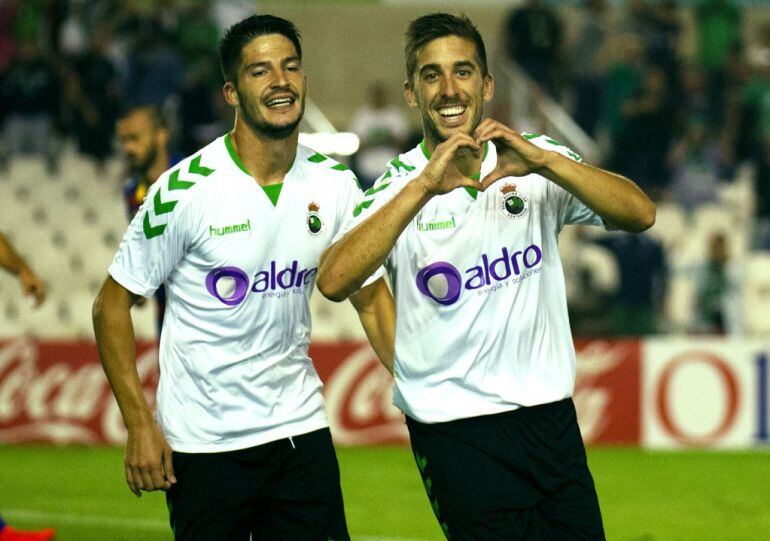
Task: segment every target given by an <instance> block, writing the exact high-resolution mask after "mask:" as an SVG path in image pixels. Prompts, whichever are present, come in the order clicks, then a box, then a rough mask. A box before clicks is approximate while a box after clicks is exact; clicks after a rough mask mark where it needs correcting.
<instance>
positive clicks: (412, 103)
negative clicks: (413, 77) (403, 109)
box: [404, 79, 417, 109]
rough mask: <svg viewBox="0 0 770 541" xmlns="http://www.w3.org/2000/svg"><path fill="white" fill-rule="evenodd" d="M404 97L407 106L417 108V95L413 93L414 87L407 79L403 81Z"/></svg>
mask: <svg viewBox="0 0 770 541" xmlns="http://www.w3.org/2000/svg"><path fill="white" fill-rule="evenodd" d="M404 99H405V100H406V104H407V105H408V106H409V107H411V108H412V109H417V96H415V95H414V89H413V88H412V85H411V83H410V82H409V79H407V80H406V81H404Z"/></svg>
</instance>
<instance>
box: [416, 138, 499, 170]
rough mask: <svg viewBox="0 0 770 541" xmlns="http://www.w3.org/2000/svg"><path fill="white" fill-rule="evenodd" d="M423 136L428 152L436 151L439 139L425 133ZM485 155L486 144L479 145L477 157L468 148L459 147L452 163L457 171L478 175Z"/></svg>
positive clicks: (431, 153)
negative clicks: (479, 150) (479, 151)
mask: <svg viewBox="0 0 770 541" xmlns="http://www.w3.org/2000/svg"><path fill="white" fill-rule="evenodd" d="M424 137H425V146H426V148H427V149H428V153H429V154H430V155H431V156H433V153H434V152H435V151H436V146H438V144H439V141H436V139H434V138H432V137H431V136H430V135H428V134H427V133H426V134H424ZM485 155H486V144H484V145H482V147H481V153H480V154H479V157H478V158H477V157H476V156H474V155H473V153H472V152H471V151H470V149H461V150H459V151H458V152H457V154H456V155H455V159H454V163H455V166H457V169H459V171H460V172H461V173H462V174H463V175H465V176H467V177H472V176H473V175H478V174H479V172H480V171H481V163H482V162H483V161H484V156H485Z"/></svg>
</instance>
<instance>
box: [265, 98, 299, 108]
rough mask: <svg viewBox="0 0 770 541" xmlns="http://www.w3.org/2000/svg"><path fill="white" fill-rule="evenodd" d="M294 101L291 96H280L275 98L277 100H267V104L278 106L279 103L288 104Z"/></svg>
mask: <svg viewBox="0 0 770 541" xmlns="http://www.w3.org/2000/svg"><path fill="white" fill-rule="evenodd" d="M292 101H293V100H292V99H291V98H278V99H275V100H270V101H268V102H267V106H268V107H276V106H279V105H288V104H289V103H291V102H292Z"/></svg>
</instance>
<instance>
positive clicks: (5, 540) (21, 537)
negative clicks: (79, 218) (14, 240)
mask: <svg viewBox="0 0 770 541" xmlns="http://www.w3.org/2000/svg"><path fill="white" fill-rule="evenodd" d="M0 268H2V269H3V270H6V271H8V272H10V273H11V274H13V275H14V276H16V277H18V278H19V285H21V291H22V294H23V295H25V296H28V297H31V298H32V299H34V303H35V306H36V307H37V306H40V305H41V304H42V303H43V301H45V284H44V283H43V281H42V280H41V279H40V277H39V276H38V275H37V274H35V273H34V271H33V270H32V269H31V268H30V267H29V265H28V264H27V262H26V261H24V258H22V257H21V256H20V255H19V254H18V253H17V252H16V250H14V248H13V246H12V245H11V243H10V242H9V241H8V238H7V237H6V236H5V235H3V234H2V233H0ZM55 535H56V531H55V530H53V529H52V528H46V529H44V530H39V531H22V530H17V529H16V528H13V527H12V526H9V525H8V524H7V523H6V522H5V521H4V520H3V518H2V517H0V541H48V540H50V539H53V538H54V536H55Z"/></svg>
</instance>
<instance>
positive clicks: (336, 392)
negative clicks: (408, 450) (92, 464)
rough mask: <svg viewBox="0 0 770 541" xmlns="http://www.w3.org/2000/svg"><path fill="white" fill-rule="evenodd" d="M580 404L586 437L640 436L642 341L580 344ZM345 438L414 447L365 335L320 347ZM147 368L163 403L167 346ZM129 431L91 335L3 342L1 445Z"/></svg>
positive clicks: (141, 367)
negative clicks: (162, 363) (160, 361)
mask: <svg viewBox="0 0 770 541" xmlns="http://www.w3.org/2000/svg"><path fill="white" fill-rule="evenodd" d="M577 348H578V375H577V384H576V388H575V403H576V406H577V409H578V415H579V418H580V423H581V427H582V430H583V434H584V437H585V439H586V441H588V442H591V443H613V444H618V443H623V444H636V443H638V442H639V426H640V421H639V402H640V397H639V392H640V391H639V371H640V369H639V364H640V362H639V356H640V353H639V351H640V345H639V343H638V342H637V341H628V342H622V341H620V342H619V341H614V342H612V341H592V342H579V343H578V344H577ZM310 355H311V357H312V358H313V361H314V363H315V366H316V369H317V370H318V374H319V376H320V377H321V379H322V381H323V382H324V395H325V398H326V405H327V411H328V414H329V421H330V424H331V429H332V433H333V434H334V437H335V441H336V442H337V443H338V444H340V445H374V444H405V443H407V442H408V434H407V430H406V425H405V424H404V417H403V414H402V413H401V412H400V411H399V410H398V409H396V407H395V406H393V404H392V400H391V399H392V390H391V377H390V375H389V374H388V372H387V371H386V370H385V369H384V368H383V367H382V366H381V365H380V363H379V361H378V360H377V357H376V356H375V354H374V351H373V350H372V349H371V347H370V346H369V344H368V343H365V342H358V341H356V342H332V343H316V344H313V345H312V346H311V348H310ZM137 366H138V371H139V377H140V379H141V381H142V384H143V386H144V389H145V392H146V396H147V398H148V401H149V402H150V404H151V405H152V404H153V403H154V396H155V388H156V385H157V376H158V369H157V348H156V346H155V344H153V343H150V342H140V343H139V344H137ZM124 441H125V429H124V426H123V421H122V418H121V416H120V411H119V410H118V407H117V404H116V403H115V400H114V398H113V396H112V393H111V391H110V388H109V384H108V383H107V379H106V377H105V375H104V372H103V371H102V367H101V364H100V363H99V356H98V352H97V350H96V345H95V344H94V343H93V342H90V341H82V342H72V341H66V342H55V341H39V340H35V339H32V338H27V337H20V338H15V339H11V340H6V341H3V342H0V442H6V443H21V442H25V443H26V442H47V443H57V444H71V443H79V444H120V443H123V442H124Z"/></svg>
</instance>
